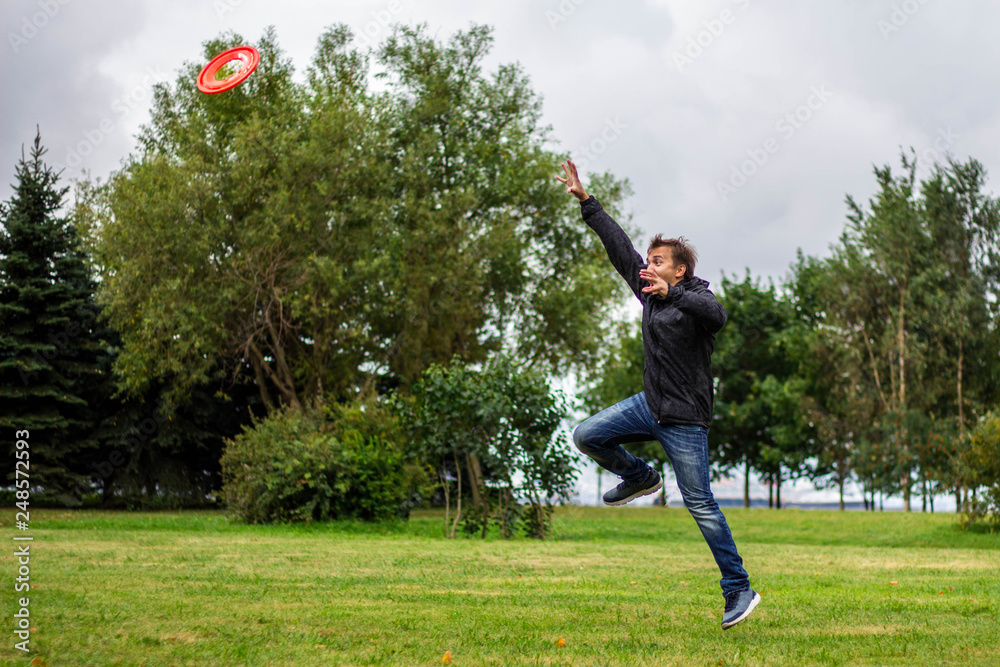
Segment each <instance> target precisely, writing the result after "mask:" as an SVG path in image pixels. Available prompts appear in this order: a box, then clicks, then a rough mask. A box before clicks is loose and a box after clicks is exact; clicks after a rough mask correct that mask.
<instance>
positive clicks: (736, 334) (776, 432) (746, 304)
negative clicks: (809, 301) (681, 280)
mask: <svg viewBox="0 0 1000 667" xmlns="http://www.w3.org/2000/svg"><path fill="white" fill-rule="evenodd" d="M719 300H720V302H721V303H722V305H723V306H724V307H725V308H726V312H727V313H728V315H729V319H728V320H727V322H726V326H725V327H724V328H723V329H722V331H721V332H719V334H718V336H717V338H716V347H715V353H714V354H713V356H712V364H713V369H714V373H715V375H716V388H715V415H714V418H713V422H712V428H711V430H710V431H709V447H710V448H711V451H712V453H713V458H714V459H715V461H716V463H717V465H719V467H720V468H721V469H722V470H731V469H733V468H736V467H741V468H742V470H743V474H744V486H743V505H744V507H749V506H750V475H751V473H752V472H757V473H760V474H762V475H763V476H764V477H765V478H766V479H768V481H770V482H772V483H776V484H777V488H778V490H779V491H778V494H779V495H778V506H779V507H780V505H781V501H780V488H781V481H782V478H783V474H784V472H787V473H789V474H790V475H792V476H794V475H798V474H800V473H801V472H802V471H803V463H804V461H805V460H806V458H807V456H808V452H809V447H810V446H811V443H810V442H809V435H807V434H806V433H805V432H804V431H803V424H805V428H808V421H809V420H808V418H806V421H805V422H803V421H802V418H803V415H804V414H805V413H804V410H803V408H804V407H806V406H804V405H803V404H802V401H801V392H802V387H801V382H799V381H797V380H796V379H795V373H796V371H797V360H796V359H795V358H794V356H793V355H792V354H791V352H792V349H791V343H792V342H793V341H794V337H793V336H789V335H788V332H789V331H790V329H791V327H793V325H794V323H795V316H794V310H793V309H792V306H791V304H790V302H789V301H788V300H787V299H786V298H784V297H782V296H781V295H780V294H779V293H778V291H777V289H776V287H775V285H774V284H773V283H772V284H770V285H769V286H768V288H767V289H764V288H763V287H762V286H761V285H760V284H759V281H757V280H752V279H751V278H750V274H749V270H748V271H747V275H746V276H745V277H744V279H743V281H742V282H737V281H736V277H735V276H734V277H733V278H732V279H730V278H726V277H725V276H723V279H722V288H721V290H720V294H719Z"/></svg>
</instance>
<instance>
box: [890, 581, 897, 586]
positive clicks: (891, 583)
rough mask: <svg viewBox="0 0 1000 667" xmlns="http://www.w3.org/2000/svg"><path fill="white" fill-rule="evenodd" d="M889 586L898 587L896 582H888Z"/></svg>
mask: <svg viewBox="0 0 1000 667" xmlns="http://www.w3.org/2000/svg"><path fill="white" fill-rule="evenodd" d="M889 585H890V586H898V585H899V582H898V581H890V582H889Z"/></svg>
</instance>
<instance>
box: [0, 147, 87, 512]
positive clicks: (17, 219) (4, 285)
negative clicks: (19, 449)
mask: <svg viewBox="0 0 1000 667" xmlns="http://www.w3.org/2000/svg"><path fill="white" fill-rule="evenodd" d="M45 152H46V149H45V148H43V147H42V145H41V134H40V133H39V134H38V135H36V137H35V141H34V145H33V147H32V149H31V154H30V157H29V158H27V159H25V158H24V157H23V156H22V158H21V160H20V161H19V162H18V165H17V167H16V179H17V182H16V184H15V186H14V187H15V192H14V195H13V196H12V197H11V199H10V200H9V201H7V202H6V203H5V204H3V205H2V206H0V223H2V227H3V228H2V229H0V399H2V400H0V427H2V428H3V429H4V431H5V432H6V433H7V434H8V436H5V437H4V438H3V441H4V447H5V448H6V450H7V451H8V452H9V453H10V454H9V456H11V455H12V454H13V443H14V439H13V437H9V436H13V432H14V431H15V430H18V431H21V430H27V431H29V433H30V435H29V437H28V438H27V440H28V442H29V443H30V447H31V449H30V451H31V458H30V466H31V467H30V469H29V474H30V477H29V479H30V480H31V486H32V488H34V489H36V490H40V491H42V492H43V494H44V496H48V497H50V498H58V499H59V501H60V502H63V503H67V504H72V503H75V502H78V501H79V498H80V497H81V495H82V494H83V493H84V492H85V491H86V489H87V488H88V487H89V483H88V479H87V476H86V475H85V474H82V473H81V472H80V471H81V470H83V469H85V468H86V459H87V457H88V452H90V451H91V450H92V449H93V447H94V441H93V438H92V433H93V430H94V425H95V424H94V421H95V420H94V416H93V413H92V406H91V404H90V403H88V400H89V401H90V402H95V401H97V400H99V399H98V396H99V392H97V391H96V388H97V387H98V386H99V385H100V384H101V378H100V372H99V370H98V364H99V358H100V356H101V355H102V354H104V349H103V348H104V346H103V345H102V344H101V342H100V341H99V339H98V338H97V337H96V336H95V335H94V329H95V325H96V322H97V312H98V309H97V306H96V304H95V303H94V300H93V293H94V288H95V284H94V281H93V280H92V278H91V274H90V271H89V267H88V264H87V261H86V257H85V255H84V253H83V251H82V249H81V247H80V244H79V240H78V238H77V235H76V230H75V228H74V226H73V224H72V222H71V221H70V219H69V217H67V216H65V215H61V214H60V210H61V209H62V206H63V201H64V198H65V196H66V192H67V190H68V189H69V188H60V187H59V186H58V180H59V175H58V174H57V173H56V172H54V171H53V170H52V169H51V167H49V166H48V165H46V164H45V162H44V161H43V159H42V156H43V155H44V154H45ZM7 470H8V473H7V478H8V479H13V473H12V471H13V466H9V467H8V468H7Z"/></svg>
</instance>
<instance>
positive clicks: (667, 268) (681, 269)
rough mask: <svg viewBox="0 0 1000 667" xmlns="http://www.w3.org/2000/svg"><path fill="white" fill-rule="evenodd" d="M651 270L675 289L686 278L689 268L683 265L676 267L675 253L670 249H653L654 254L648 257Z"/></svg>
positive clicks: (647, 260)
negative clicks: (685, 274)
mask: <svg viewBox="0 0 1000 667" xmlns="http://www.w3.org/2000/svg"><path fill="white" fill-rule="evenodd" d="M646 262H647V263H648V264H649V269H650V270H651V271H653V272H654V273H656V275H658V276H660V277H661V278H663V279H664V280H666V281H667V283H668V284H669V285H670V286H671V287H673V286H674V285H676V284H677V283H679V282H680V281H681V280H683V278H684V273H685V272H686V271H687V267H685V266H684V265H683V264H681V265H680V266H674V257H673V252H672V251H671V249H670V248H669V247H660V248H653V252H651V253H649V255H648V256H647V257H646Z"/></svg>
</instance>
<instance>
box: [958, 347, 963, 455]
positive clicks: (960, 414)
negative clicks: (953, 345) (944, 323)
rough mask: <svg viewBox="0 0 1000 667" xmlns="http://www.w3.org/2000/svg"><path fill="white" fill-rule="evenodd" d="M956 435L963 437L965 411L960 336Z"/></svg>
mask: <svg viewBox="0 0 1000 667" xmlns="http://www.w3.org/2000/svg"><path fill="white" fill-rule="evenodd" d="M957 363H958V437H959V439H960V440H964V439H965V413H964V412H963V410H962V337H961V335H959V337H958V362H957Z"/></svg>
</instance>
